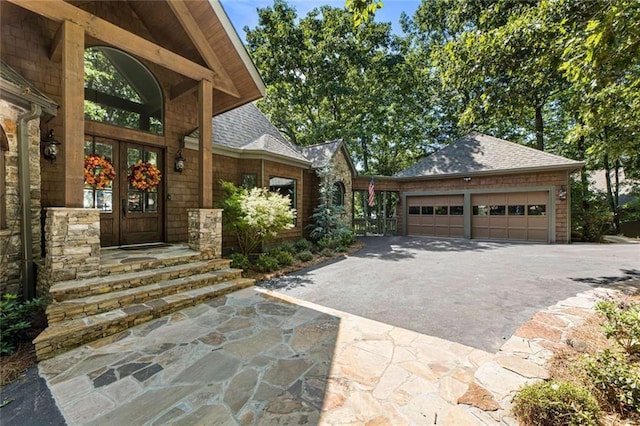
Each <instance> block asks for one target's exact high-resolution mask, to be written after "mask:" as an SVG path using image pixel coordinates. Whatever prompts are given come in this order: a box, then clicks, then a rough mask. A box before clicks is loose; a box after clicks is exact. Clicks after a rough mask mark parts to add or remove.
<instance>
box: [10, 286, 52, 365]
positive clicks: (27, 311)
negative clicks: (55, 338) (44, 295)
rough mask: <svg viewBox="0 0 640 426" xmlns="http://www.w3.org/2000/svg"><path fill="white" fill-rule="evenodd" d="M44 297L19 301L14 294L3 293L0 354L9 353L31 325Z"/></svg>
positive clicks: (41, 306)
mask: <svg viewBox="0 0 640 426" xmlns="http://www.w3.org/2000/svg"><path fill="white" fill-rule="evenodd" d="M45 304H46V303H45V301H44V299H40V298H37V299H33V300H29V301H27V302H24V303H21V302H19V301H18V296H16V295H15V294H5V295H4V296H3V297H2V299H0V355H10V354H11V353H13V350H14V349H15V345H16V344H17V343H18V340H19V339H20V338H21V337H22V336H23V335H24V332H25V331H26V330H28V329H29V328H30V327H31V321H32V320H33V318H34V316H35V314H36V313H37V312H38V309H40V308H43V307H44V306H45Z"/></svg>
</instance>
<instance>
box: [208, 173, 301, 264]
mask: <svg viewBox="0 0 640 426" xmlns="http://www.w3.org/2000/svg"><path fill="white" fill-rule="evenodd" d="M222 188H223V190H224V191H225V197H224V198H223V199H222V202H221V203H220V207H222V208H223V220H224V221H225V223H228V224H229V227H230V228H231V230H232V231H233V232H234V233H235V234H236V238H237V240H238V246H239V247H240V251H241V252H242V253H244V254H246V255H248V254H250V253H253V252H255V251H256V249H257V248H258V247H260V245H261V244H264V243H266V242H268V241H269V240H271V239H273V238H274V237H275V236H276V235H278V232H280V231H282V230H284V229H289V228H292V227H293V219H294V217H295V210H294V209H292V208H291V206H290V204H291V200H290V199H289V197H288V196H286V197H285V196H282V195H280V194H278V193H275V192H269V190H268V189H266V188H253V189H251V190H250V191H247V190H246V189H244V188H238V187H236V186H235V185H233V184H232V183H230V182H224V181H223V182H222Z"/></svg>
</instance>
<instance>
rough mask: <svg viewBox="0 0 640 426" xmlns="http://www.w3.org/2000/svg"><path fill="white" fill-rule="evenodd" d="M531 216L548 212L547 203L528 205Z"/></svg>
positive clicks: (528, 212)
mask: <svg viewBox="0 0 640 426" xmlns="http://www.w3.org/2000/svg"><path fill="white" fill-rule="evenodd" d="M527 214H528V215H529V216H544V215H546V214H547V206H546V205H545V204H533V205H529V206H528V207H527Z"/></svg>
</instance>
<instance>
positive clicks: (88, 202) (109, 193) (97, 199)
mask: <svg viewBox="0 0 640 426" xmlns="http://www.w3.org/2000/svg"><path fill="white" fill-rule="evenodd" d="M94 154H95V155H98V156H100V157H104V158H105V160H107V161H109V162H110V163H111V164H113V145H109V144H106V143H100V142H95V141H94V139H93V138H90V139H88V140H85V141H84V155H94ZM113 185H114V182H113V181H111V183H109V184H108V185H106V186H105V187H104V188H101V189H96V188H93V187H92V186H91V185H88V184H87V183H86V182H85V184H84V207H85V208H92V209H100V210H101V211H103V212H105V213H111V212H112V211H113Z"/></svg>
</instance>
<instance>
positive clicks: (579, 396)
mask: <svg viewBox="0 0 640 426" xmlns="http://www.w3.org/2000/svg"><path fill="white" fill-rule="evenodd" d="M513 412H514V414H515V415H516V416H517V417H518V420H520V422H521V423H522V424H523V425H534V426H556V425H557V426H560V425H597V424H598V414H599V412H600V408H599V407H598V403H597V401H596V400H595V399H594V398H593V396H591V394H590V393H589V392H588V391H587V390H586V389H583V388H581V387H578V386H576V385H573V384H571V383H566V382H555V381H549V382H539V383H535V384H533V385H526V386H524V387H523V388H522V389H520V391H519V392H518V394H517V395H516V397H515V398H514V400H513Z"/></svg>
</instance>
